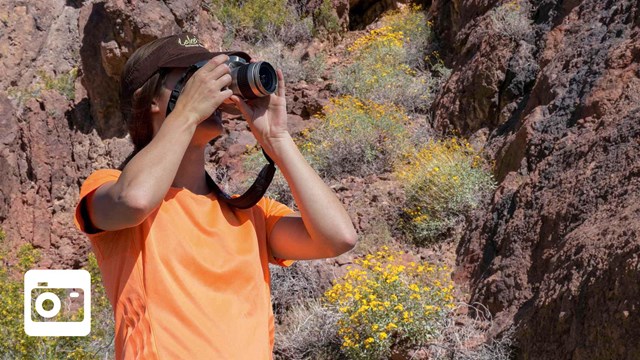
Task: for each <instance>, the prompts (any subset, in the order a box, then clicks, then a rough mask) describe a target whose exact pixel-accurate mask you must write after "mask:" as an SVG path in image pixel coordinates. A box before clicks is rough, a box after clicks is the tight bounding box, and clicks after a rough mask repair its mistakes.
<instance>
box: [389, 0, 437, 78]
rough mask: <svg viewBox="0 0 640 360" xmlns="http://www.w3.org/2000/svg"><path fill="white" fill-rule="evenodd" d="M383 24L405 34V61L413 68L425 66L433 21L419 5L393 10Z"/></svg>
mask: <svg viewBox="0 0 640 360" xmlns="http://www.w3.org/2000/svg"><path fill="white" fill-rule="evenodd" d="M381 23H382V26H383V27H384V26H388V27H389V28H390V29H391V31H395V32H399V33H401V34H402V35H403V39H404V41H403V45H404V48H405V61H406V63H407V65H409V66H410V67H411V68H413V69H424V68H425V62H424V61H425V54H424V51H425V49H426V48H427V46H428V44H429V42H430V41H431V38H432V33H431V27H432V26H433V24H432V23H431V21H427V18H426V15H425V14H424V12H423V11H422V9H421V8H420V6H417V5H409V6H405V7H404V8H402V9H400V10H393V11H390V12H388V13H386V14H385V16H384V17H383V18H382V21H381Z"/></svg>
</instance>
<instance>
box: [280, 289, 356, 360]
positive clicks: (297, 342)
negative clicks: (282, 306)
mask: <svg viewBox="0 0 640 360" xmlns="http://www.w3.org/2000/svg"><path fill="white" fill-rule="evenodd" d="M337 321H338V314H337V313H335V312H333V311H330V310H329V309H327V307H325V306H324V305H323V304H322V303H321V302H320V301H319V300H313V299H312V300H308V301H301V302H299V303H298V304H296V306H294V307H292V308H291V310H290V311H288V312H287V313H286V315H285V317H284V319H283V322H282V323H283V324H282V325H279V326H277V327H276V335H275V345H274V351H273V352H274V358H275V359H278V360H279V359H282V360H303V359H314V360H338V359H344V355H342V354H341V353H340V338H339V337H338V333H337V332H336V327H337Z"/></svg>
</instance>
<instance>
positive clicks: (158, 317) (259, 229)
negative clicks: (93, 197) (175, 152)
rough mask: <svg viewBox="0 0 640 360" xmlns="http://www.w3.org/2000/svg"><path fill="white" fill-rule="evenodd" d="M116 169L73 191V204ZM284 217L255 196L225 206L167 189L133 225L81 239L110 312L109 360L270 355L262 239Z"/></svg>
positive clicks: (279, 207) (266, 254)
mask: <svg viewBox="0 0 640 360" xmlns="http://www.w3.org/2000/svg"><path fill="white" fill-rule="evenodd" d="M119 176H120V171H118V170H98V171H96V172H94V173H93V174H91V176H89V177H88V178H87V180H86V181H85V182H84V184H83V185H82V189H81V191H80V203H79V205H78V207H77V208H76V214H75V222H76V225H77V226H78V228H79V229H80V230H82V231H83V232H87V229H86V228H85V219H84V218H83V215H82V214H83V213H86V211H83V209H82V208H81V205H82V204H83V201H82V200H83V199H84V198H85V197H87V195H89V194H91V193H92V192H93V191H95V190H96V189H97V188H98V187H100V186H101V185H103V184H105V183H107V182H110V181H116V180H117V179H118V177H119ZM292 212H293V211H292V210H291V209H289V208H288V207H286V206H285V205H283V204H281V203H279V202H277V201H275V200H271V199H268V198H263V199H262V200H260V202H258V204H256V205H255V206H253V207H252V208H250V209H246V210H240V209H235V208H231V207H229V206H228V205H226V204H225V203H223V202H219V201H218V200H217V199H216V196H215V195H214V194H213V193H212V194H209V195H196V194H194V193H192V192H190V191H189V190H186V189H179V188H170V189H169V191H168V192H167V195H166V196H165V198H164V200H163V201H162V204H161V205H160V206H159V207H158V209H156V210H155V211H153V212H152V213H151V214H150V215H149V217H147V219H145V221H144V222H143V223H141V224H140V225H138V226H135V227H132V228H128V229H122V230H118V231H102V232H99V233H97V234H87V236H88V237H89V239H90V240H91V244H92V246H93V251H94V252H95V254H96V258H97V260H98V265H99V267H100V272H101V273H102V280H103V283H104V287H105V289H106V292H107V296H108V297H109V301H110V302H111V305H112V306H113V309H114V313H115V332H116V341H115V351H116V358H117V359H127V360H129V359H158V358H159V359H271V358H272V349H273V338H274V324H273V312H272V309H271V297H270V277H269V266H268V263H273V264H278V265H281V266H289V265H291V263H292V261H290V260H280V259H276V258H274V257H273V256H272V255H271V254H270V251H269V246H268V241H269V234H270V232H271V230H272V229H273V227H274V225H275V223H276V222H277V221H278V220H279V219H280V218H281V217H283V216H285V215H288V214H291V213H292Z"/></svg>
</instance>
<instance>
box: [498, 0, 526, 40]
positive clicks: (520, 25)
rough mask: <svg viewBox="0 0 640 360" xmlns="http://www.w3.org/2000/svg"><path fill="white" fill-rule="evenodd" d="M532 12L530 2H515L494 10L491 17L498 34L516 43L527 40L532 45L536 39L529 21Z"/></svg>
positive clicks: (516, 0) (517, 0)
mask: <svg viewBox="0 0 640 360" xmlns="http://www.w3.org/2000/svg"><path fill="white" fill-rule="evenodd" d="M530 11H531V5H530V4H529V2H527V1H519V0H515V1H511V2H508V3H506V4H503V5H500V6H498V7H497V8H495V9H493V10H492V11H491V13H490V15H489V16H490V18H491V23H492V24H493V28H494V29H495V31H496V32H497V33H499V34H503V35H506V36H508V37H509V38H511V39H512V40H514V41H516V42H519V41H520V40H525V41H527V42H529V43H532V42H533V40H534V38H533V29H532V27H531V23H532V21H531V19H529V12H530Z"/></svg>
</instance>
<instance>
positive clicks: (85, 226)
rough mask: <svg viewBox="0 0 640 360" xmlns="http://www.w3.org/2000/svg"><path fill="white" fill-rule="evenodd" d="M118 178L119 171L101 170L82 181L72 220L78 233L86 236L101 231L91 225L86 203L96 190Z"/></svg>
mask: <svg viewBox="0 0 640 360" xmlns="http://www.w3.org/2000/svg"><path fill="white" fill-rule="evenodd" d="M119 177H120V171H119V170H113V169H103V170H98V171H95V172H94V173H92V174H91V175H89V177H88V178H87V179H86V180H85V181H84V183H83V184H82V187H81V188H80V199H79V200H78V205H77V206H76V212H75V215H74V219H73V220H74V223H75V225H76V227H77V228H78V229H79V230H80V231H82V232H83V233H85V234H88V235H95V234H98V233H101V232H102V230H100V229H97V228H95V227H94V226H93V224H92V223H91V220H90V216H89V207H88V206H87V202H88V201H89V200H90V199H91V196H93V193H94V192H95V191H96V189H98V188H99V187H100V186H102V185H104V184H106V183H108V182H111V181H117V180H118V178H119Z"/></svg>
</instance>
